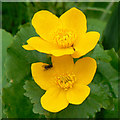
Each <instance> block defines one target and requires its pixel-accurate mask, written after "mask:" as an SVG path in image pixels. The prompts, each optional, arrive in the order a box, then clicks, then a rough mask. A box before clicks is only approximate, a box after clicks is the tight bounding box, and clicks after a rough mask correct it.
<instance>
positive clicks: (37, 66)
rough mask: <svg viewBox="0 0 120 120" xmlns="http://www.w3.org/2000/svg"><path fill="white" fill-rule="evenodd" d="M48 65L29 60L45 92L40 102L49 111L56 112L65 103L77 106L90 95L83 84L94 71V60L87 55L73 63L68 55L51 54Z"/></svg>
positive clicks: (90, 79) (37, 81) (64, 105)
mask: <svg viewBox="0 0 120 120" xmlns="http://www.w3.org/2000/svg"><path fill="white" fill-rule="evenodd" d="M52 66H53V67H50V66H49V65H48V64H46V63H42V62H38V63H33V64H32V66H31V69H32V76H33V78H34V80H35V82H36V83H37V84H38V85H39V86H40V87H41V88H42V89H44V90H46V93H45V94H44V95H43V96H42V97H41V105H42V107H43V108H44V109H46V110H48V111H50V112H59V111H61V110H62V109H64V108H66V107H67V106H68V104H69V103H71V104H76V105H79V104H81V103H82V102H83V101H84V100H85V99H86V98H87V97H88V95H89V94H90V88H89V87H88V86H87V85H88V84H89V83H90V82H91V81H92V79H93V77H94V74H95V72H96V67H97V64H96V61H95V60H94V59H93V58H90V57H84V58H81V59H79V60H78V61H77V62H76V63H75V64H74V62H73V59H72V57H71V56H70V55H69V56H66V55H65V56H62V57H54V56H52Z"/></svg>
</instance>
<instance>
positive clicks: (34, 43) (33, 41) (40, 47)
mask: <svg viewBox="0 0 120 120" xmlns="http://www.w3.org/2000/svg"><path fill="white" fill-rule="evenodd" d="M27 43H28V45H30V46H31V47H33V48H34V49H35V50H37V51H39V52H43V53H48V54H50V53H51V50H54V49H57V48H56V47H55V46H53V45H52V44H50V43H49V42H47V41H45V40H43V39H42V38H40V37H31V38H30V39H29V40H28V41H27Z"/></svg>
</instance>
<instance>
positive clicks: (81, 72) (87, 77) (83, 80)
mask: <svg viewBox="0 0 120 120" xmlns="http://www.w3.org/2000/svg"><path fill="white" fill-rule="evenodd" d="M96 68H97V64H96V61H95V60H94V59H93V58H90V57H84V58H81V59H79V60H78V61H77V62H76V63H75V66H74V70H73V71H74V73H75V75H76V79H77V81H76V83H77V84H83V85H88V84H89V83H90V82H91V81H92V79H93V77H94V75H95V72H96Z"/></svg>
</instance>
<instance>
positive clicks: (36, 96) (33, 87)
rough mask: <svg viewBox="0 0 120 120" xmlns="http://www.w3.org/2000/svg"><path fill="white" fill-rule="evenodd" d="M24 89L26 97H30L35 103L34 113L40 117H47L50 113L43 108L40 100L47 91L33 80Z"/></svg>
mask: <svg viewBox="0 0 120 120" xmlns="http://www.w3.org/2000/svg"><path fill="white" fill-rule="evenodd" d="M24 89H25V90H26V92H25V94H24V95H25V96H27V97H29V99H30V100H31V103H33V112H34V113H36V114H37V113H39V114H40V115H47V113H48V112H47V111H46V110H44V109H43V108H42V106H41V103H40V98H41V97H42V95H43V94H44V93H45V91H44V90H42V89H41V88H40V87H39V86H38V85H37V84H36V83H35V82H34V81H32V80H29V81H26V82H25V85H24Z"/></svg>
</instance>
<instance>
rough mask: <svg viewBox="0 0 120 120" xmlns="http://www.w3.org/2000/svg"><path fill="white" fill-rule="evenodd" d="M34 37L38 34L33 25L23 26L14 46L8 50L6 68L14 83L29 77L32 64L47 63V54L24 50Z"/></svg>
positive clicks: (15, 38) (9, 77)
mask: <svg viewBox="0 0 120 120" xmlns="http://www.w3.org/2000/svg"><path fill="white" fill-rule="evenodd" d="M33 36H36V33H35V30H34V28H33V27H32V26H31V24H26V25H23V26H21V29H20V31H19V32H18V33H17V34H16V36H15V37H14V41H13V44H12V45H11V46H10V47H9V48H8V50H7V51H8V56H7V59H6V63H5V68H6V73H7V77H8V79H10V80H13V82H14V81H20V80H23V79H24V77H25V76H27V75H29V74H30V71H31V69H30V68H31V64H32V63H35V62H39V61H41V62H47V60H48V57H47V56H46V54H43V53H40V52H37V51H27V50H24V49H23V48H22V45H24V44H25V43H26V41H27V40H28V39H29V38H30V37H33Z"/></svg>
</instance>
